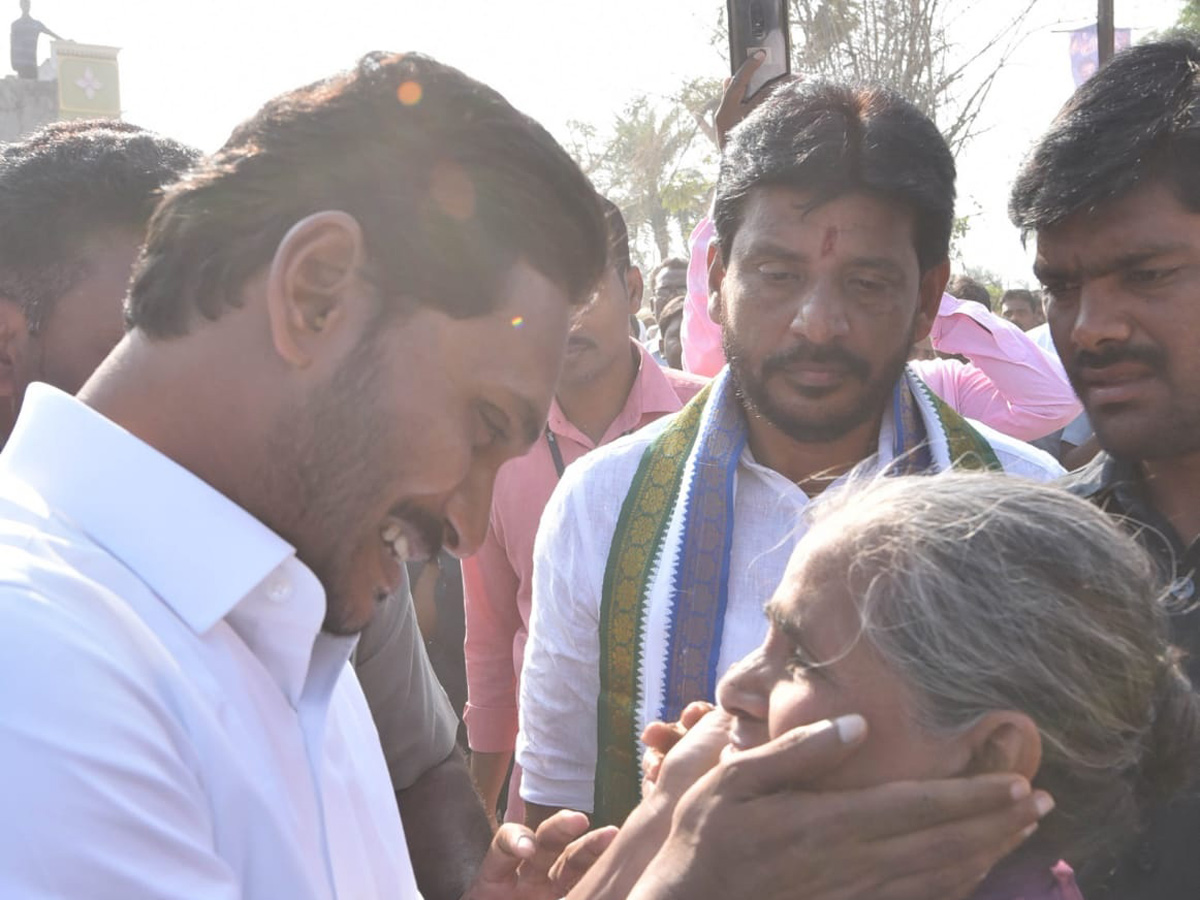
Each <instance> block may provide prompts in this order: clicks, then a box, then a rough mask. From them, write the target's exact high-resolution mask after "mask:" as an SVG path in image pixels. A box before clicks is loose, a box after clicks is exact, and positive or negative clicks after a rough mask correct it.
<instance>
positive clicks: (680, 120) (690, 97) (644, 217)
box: [568, 81, 720, 268]
mask: <svg viewBox="0 0 1200 900" xmlns="http://www.w3.org/2000/svg"><path fill="white" fill-rule="evenodd" d="M719 89H720V84H719V83H717V90H718V91H719ZM709 90H710V93H711V85H709ZM709 99H710V98H709V97H708V96H706V95H705V94H704V83H703V82H699V81H698V82H691V83H689V84H688V85H685V86H684V89H683V90H682V91H681V93H680V95H679V96H678V97H676V98H674V100H673V102H671V103H670V104H656V103H654V102H653V101H652V100H651V99H650V98H648V97H646V96H640V97H636V98H634V99H633V100H631V101H630V102H629V103H628V104H626V106H625V108H624V109H623V110H622V111H621V113H620V114H619V115H618V116H617V117H616V120H615V121H614V122H613V124H612V125H611V126H610V128H609V129H608V130H607V131H606V132H605V133H603V134H601V133H600V132H598V130H597V129H596V128H595V127H594V126H592V125H589V124H586V123H582V122H571V123H569V126H568V127H569V131H570V138H569V140H568V149H569V150H570V151H571V152H572V154H573V155H574V156H575V158H576V159H577V160H578V161H579V163H580V165H581V166H582V167H583V170H584V171H585V172H586V173H587V174H588V177H590V178H591V179H592V182H593V183H594V184H595V185H596V188H597V189H598V190H599V191H600V192H601V193H602V194H604V195H605V196H606V197H608V198H609V199H610V200H612V201H613V202H614V203H616V204H617V206H619V207H620V208H621V211H622V212H623V213H624V214H625V219H626V222H627V224H628V226H629V232H630V237H631V239H632V240H631V243H632V245H633V251H634V254H635V256H636V257H638V262H639V263H642V264H643V268H646V264H654V263H657V262H658V261H659V260H662V259H665V258H666V257H668V256H671V255H672V253H673V252H677V251H675V250H673V248H679V247H683V246H684V243H685V241H686V240H687V236H688V234H689V233H690V231H691V229H692V227H693V226H694V225H695V224H696V222H697V221H698V220H699V219H700V217H701V216H703V215H704V212H705V209H706V205H707V203H708V197H709V194H710V193H711V191H712V187H713V178H714V176H715V174H716V159H715V152H714V151H715V148H714V147H712V145H710V143H709V141H708V139H707V138H706V137H705V136H704V132H703V129H702V127H701V124H700V122H698V121H697V117H696V116H695V115H693V114H692V112H691V109H692V108H693V107H696V108H699V107H702V106H704V105H705V104H706V103H708V102H709ZM647 248H652V252H653V253H654V254H657V256H656V257H655V258H653V259H646V258H645V257H646V252H645V251H646V249H647Z"/></svg>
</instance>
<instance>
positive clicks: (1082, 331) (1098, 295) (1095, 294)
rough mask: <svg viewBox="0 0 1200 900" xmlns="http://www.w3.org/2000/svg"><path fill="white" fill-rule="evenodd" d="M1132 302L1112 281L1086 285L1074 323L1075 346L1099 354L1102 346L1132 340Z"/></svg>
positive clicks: (1083, 288) (1084, 285) (1072, 337)
mask: <svg viewBox="0 0 1200 900" xmlns="http://www.w3.org/2000/svg"><path fill="white" fill-rule="evenodd" d="M1130 302H1131V299H1130V298H1128V297H1124V296H1123V295H1122V292H1121V291H1120V289H1119V288H1118V287H1117V285H1115V284H1114V283H1112V282H1111V281H1110V280H1109V279H1097V280H1096V281H1092V282H1084V284H1083V285H1082V286H1081V287H1080V289H1079V303H1078V305H1077V306H1076V307H1075V318H1074V321H1073V322H1072V323H1071V330H1070V332H1069V333H1070V337H1071V343H1072V344H1073V345H1074V346H1075V347H1076V348H1078V349H1080V350H1093V351H1094V350H1097V349H1099V348H1100V347H1101V346H1102V345H1104V344H1107V343H1110V342H1117V343H1124V342H1125V341H1127V340H1129V337H1130V334H1131V332H1132V330H1133V329H1132V325H1131V324H1130V320H1129V315H1128V313H1129V304H1130Z"/></svg>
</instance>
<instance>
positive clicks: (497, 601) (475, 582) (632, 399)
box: [462, 346, 705, 821]
mask: <svg viewBox="0 0 1200 900" xmlns="http://www.w3.org/2000/svg"><path fill="white" fill-rule="evenodd" d="M638 349H639V351H640V353H641V356H642V360H641V366H640V367H639V370H638V375H637V379H636V380H635V381H634V383H633V389H632V390H631V391H630V392H629V397H628V399H627V400H626V401H625V407H624V409H622V410H621V412H620V414H619V415H618V416H617V418H616V419H614V420H613V423H612V424H611V425H610V426H609V427H608V431H607V432H605V434H604V437H603V438H601V440H600V442H599V444H594V443H593V442H592V441H591V440H589V439H588V437H587V436H586V435H585V434H583V432H581V431H580V430H579V429H578V428H576V427H575V426H574V425H572V424H571V423H570V422H569V421H568V420H567V418H566V416H564V415H563V413H562V410H561V409H559V407H558V403H557V402H555V403H553V404H551V406H550V417H549V425H550V430H551V431H552V432H554V435H555V439H556V441H557V444H558V448H559V452H560V453H561V454H562V459H563V462H564V463H565V464H567V465H570V464H571V463H572V462H574V461H575V460H576V459H578V458H579V457H581V456H583V455H584V454H585V453H587V452H588V451H589V450H593V449H595V448H596V447H597V446H600V445H603V444H607V443H609V442H611V441H614V440H616V439H617V438H619V437H621V436H622V435H623V434H627V433H628V432H630V431H636V430H637V429H638V428H641V427H642V426H643V425H648V424H649V423H651V422H653V421H654V420H655V419H658V418H660V417H662V416H664V415H667V414H668V413H673V412H676V411H678V410H679V409H682V408H683V404H684V403H686V402H687V401H688V400H690V399H691V398H692V397H693V396H694V395H695V394H696V393H697V392H698V391H699V390H700V389H701V388H702V387H703V386H704V384H705V380H704V379H702V378H698V377H697V376H695V375H688V374H686V373H684V372H679V371H676V370H674V369H663V368H660V367H659V366H658V364H657V363H655V361H654V359H653V357H651V356H650V354H649V352H648V351H646V350H645V348H642V347H640V346H639V348H638ZM557 484H558V472H557V471H556V469H555V465H554V458H553V456H552V454H551V452H550V445H549V443H548V441H547V440H546V438H545V437H544V436H543V437H542V438H541V439H540V440H539V441H538V442H537V443H536V444H534V445H533V448H532V449H531V450H530V451H529V452H528V453H527V454H525V455H524V456H522V457H521V458H520V459H515V460H512V461H511V462H509V463H507V464H505V465H504V466H503V467H502V468H501V469H500V472H499V473H498V475H497V476H496V485H495V489H494V493H493V495H492V515H491V527H490V528H489V529H488V535H487V538H486V539H485V540H484V542H483V545H482V546H481V547H480V548H479V551H478V552H477V553H476V554H475V555H474V556H472V557H469V558H468V559H465V560H463V564H462V568H463V595H464V596H463V600H464V603H465V605H466V622H467V637H466V661H467V707H466V711H465V713H464V716H463V718H464V721H465V722H466V726H467V739H468V742H469V743H470V745H471V749H473V750H477V751H479V752H481V753H503V752H509V751H511V750H512V749H513V748H514V747H515V746H516V738H517V691H518V680H519V679H520V677H521V664H522V661H523V659H524V655H525V641H526V638H527V637H528V629H529V611H530V604H531V599H532V591H533V582H532V577H533V541H534V537H535V536H536V535H537V529H538V523H539V522H540V521H541V517H542V510H543V509H544V508H545V506H546V503H547V501H549V499H550V494H551V493H552V492H553V491H554V488H555V486H556V485H557ZM513 776H514V777H513V782H512V784H511V785H510V788H509V795H508V796H509V807H508V812H507V815H506V816H505V818H506V819H507V820H508V821H520V820H521V818H522V815H523V813H522V811H521V809H520V794H519V793H518V791H517V790H516V787H517V782H518V776H519V772H517V771H515V770H514V773H513Z"/></svg>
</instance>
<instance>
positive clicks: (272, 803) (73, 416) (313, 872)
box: [0, 385, 418, 900]
mask: <svg viewBox="0 0 1200 900" xmlns="http://www.w3.org/2000/svg"><path fill="white" fill-rule="evenodd" d="M324 615H325V593H324V590H323V589H322V587H321V585H320V583H319V582H318V581H317V579H316V577H315V576H314V575H313V574H312V572H311V571H310V570H309V569H308V568H307V567H306V566H304V565H303V564H302V563H301V562H299V560H297V559H296V556H295V554H294V552H293V550H292V548H291V547H290V546H289V545H288V544H286V543H285V542H284V541H283V540H282V539H281V538H279V537H278V536H277V535H275V534H274V533H273V532H271V531H270V530H268V529H267V528H266V527H265V526H264V525H262V524H261V523H260V522H258V521H257V520H256V519H254V518H253V517H252V516H250V515H249V514H248V513H247V512H246V511H244V510H243V509H241V508H240V507H238V506H236V505H235V504H234V503H232V502H231V501H230V500H228V499H227V498H226V497H224V496H222V495H221V494H220V493H218V492H217V491H215V490H214V489H212V488H211V487H209V486H208V485H207V484H205V483H204V482H202V481H201V480H200V479H198V478H196V477H195V476H194V475H192V474H191V473H190V472H188V471H186V470H185V469H183V468H181V467H180V466H178V465H176V464H175V463H174V462H173V461H171V460H169V459H167V458H166V457H165V456H163V455H162V454H160V453H158V452H157V451H156V450H154V449H153V448H151V447H149V446H148V445H146V444H144V443H142V442H141V441H140V440H138V439H137V438H135V437H133V436H132V435H130V434H129V433H128V432H125V431H124V430H122V429H121V428H119V427H117V426H116V425H115V424H113V423H112V422H110V421H109V420H108V419H106V418H104V417H103V416H101V415H99V414H98V413H96V412H95V411H93V410H91V409H90V408H89V407H87V406H85V405H84V404H82V403H80V402H79V401H77V400H75V399H74V398H72V397H69V396H67V395H66V394H63V393H61V392H59V391H56V390H54V389H52V388H49V387H46V386H45V385H34V386H33V387H31V388H30V389H29V392H28V394H27V395H26V398H25V403H24V408H23V410H22V413H21V417H20V420H19V422H18V424H17V427H16V430H15V431H14V433H13V436H12V437H11V438H10V440H9V443H8V446H7V447H6V448H5V450H4V452H3V454H0V802H2V803H3V807H4V812H3V815H0V883H2V884H3V887H2V888H0V894H3V896H5V897H10V896H11V897H20V898H22V900H31V898H87V900H106V898H112V900H118V898H119V900H131V898H139V900H143V898H179V900H184V898H186V900H199V898H205V900H207V898H214V900H215V898H221V900H225V898H240V900H309V898H314V900H315V898H335V897H337V898H344V900H371V898H376V897H379V898H382V897H388V898H415V897H417V896H418V894H417V890H416V885H415V882H414V879H413V873H412V867H411V865H410V863H409V859H408V853H407V849H406V846H405V842H404V833H403V829H402V826H401V824H400V817H399V813H398V812H397V809H396V802H395V797H394V795H393V793H392V790H391V786H390V784H389V782H388V775H387V769H386V766H385V764H384V760H383V755H382V752H381V750H380V747H379V738H378V735H377V734H376V731H375V727H374V725H373V724H372V721H371V717H370V714H369V712H368V710H367V706H366V702H365V701H364V699H363V696H362V691H361V690H360V688H359V686H358V682H357V680H356V679H355V677H354V673H353V671H352V670H351V668H350V666H349V665H348V664H347V659H348V657H349V654H350V651H351V649H352V648H353V645H354V639H353V638H344V637H335V636H332V635H329V634H326V633H323V632H322V631H321V630H320V629H321V622H322V620H323V618H324Z"/></svg>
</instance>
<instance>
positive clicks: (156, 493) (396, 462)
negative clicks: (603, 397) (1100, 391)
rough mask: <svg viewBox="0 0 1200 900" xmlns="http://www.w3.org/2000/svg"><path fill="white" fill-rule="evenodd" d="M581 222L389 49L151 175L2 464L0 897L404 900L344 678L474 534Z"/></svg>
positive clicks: (515, 153)
mask: <svg viewBox="0 0 1200 900" xmlns="http://www.w3.org/2000/svg"><path fill="white" fill-rule="evenodd" d="M604 235H605V231H604V223H603V219H602V217H601V214H600V212H599V208H598V205H597V201H596V198H595V195H594V191H593V190H592V188H591V186H590V185H589V184H588V183H587V181H586V179H585V178H584V177H583V175H582V174H581V173H580V172H579V170H578V168H577V166H575V164H574V163H573V162H571V160H570V159H569V157H568V156H567V155H566V153H565V152H564V151H563V150H562V149H561V148H560V147H559V146H558V145H557V144H556V143H555V142H554V141H553V139H552V138H551V137H550V136H549V135H548V134H547V133H546V132H545V131H544V130H542V129H541V128H540V127H539V126H537V125H535V124H534V123H532V122H531V121H530V120H528V119H527V118H525V117H524V116H522V115H520V114H519V113H517V112H515V111H514V110H513V109H512V108H511V107H509V106H508V105H507V103H505V102H504V101H503V100H502V99H501V98H500V97H499V96H498V95H496V94H495V93H494V92H492V91H490V90H489V89H487V88H484V87H483V86H482V85H479V84H477V83H475V82H472V81H470V80H469V79H467V78H465V76H462V75H461V74H460V73H457V72H456V71H454V70H451V69H448V68H446V67H444V66H441V65H439V64H437V63H435V62H433V61H431V60H428V59H425V58H422V57H419V56H416V55H410V56H405V57H396V56H386V55H379V54H376V55H372V56H368V57H366V58H364V59H363V60H362V62H361V63H360V64H359V66H358V68H357V70H356V71H353V72H350V73H347V74H344V75H340V76H336V77H334V78H332V79H329V80H328V81H325V82H322V83H320V84H317V85H313V86H311V87H308V88H303V89H300V90H298V91H295V92H292V93H291V94H288V95H285V96H283V97H281V98H279V99H277V100H275V101H273V102H272V103H271V104H269V105H268V106H267V107H266V109H265V110H264V111H263V112H261V113H260V114H258V115H257V116H256V117H255V118H253V119H252V120H250V121H249V122H247V123H245V124H244V125H242V126H241V127H240V128H239V129H238V130H237V131H236V132H235V134H234V135H233V136H232V137H231V139H230V141H229V142H228V144H227V145H226V146H225V147H224V148H223V149H222V150H221V151H219V152H218V153H217V154H216V155H215V156H214V157H212V158H211V159H210V160H208V161H206V162H205V163H204V164H203V165H202V166H201V167H200V168H198V169H197V170H196V171H194V172H193V173H192V174H191V175H190V176H189V178H188V179H186V180H185V181H184V182H183V183H181V184H178V185H176V186H174V187H172V188H170V189H169V190H168V191H167V196H166V198H165V199H164V201H163V204H162V206H161V207H160V209H159V210H158V212H157V214H156V216H155V218H154V220H153V222H152V224H151V226H150V231H149V235H148V238H147V243H146V247H145V249H144V252H143V255H142V257H141V259H140V261H139V263H138V266H137V269H136V272H135V277H134V283H133V286H132V288H131V292H130V297H129V301H128V305H127V310H126V312H127V319H128V323H129V325H130V327H131V331H130V333H129V334H128V335H127V337H126V338H125V339H124V340H123V341H122V342H121V343H120V345H119V346H118V347H117V349H116V350H115V351H113V353H112V355H111V356H110V357H109V359H108V360H107V361H106V362H105V363H104V364H103V365H102V366H101V367H100V369H99V370H98V371H97V373H96V374H95V375H94V376H93V377H92V378H91V379H90V380H89V381H88V383H87V384H86V385H85V386H84V388H83V389H82V391H81V393H80V399H79V400H76V399H73V398H71V397H69V396H67V395H66V394H62V393H59V392H57V391H55V390H54V389H51V388H49V387H45V386H40V385H35V386H34V387H33V388H31V389H30V390H29V392H28V394H27V395H26V398H25V406H24V409H23V410H22V413H21V417H20V420H19V422H18V424H17V426H16V428H15V430H14V432H13V434H12V437H11V439H10V441H9V444H8V446H7V447H6V449H5V452H4V453H3V455H0V634H2V635H3V637H0V640H2V641H3V642H4V646H3V648H0V682H2V683H3V684H4V685H5V689H4V690H3V692H2V693H0V697H2V698H3V699H2V700H0V772H2V773H3V774H0V779H2V782H0V794H2V795H3V796H4V797H5V798H6V809H7V810H8V811H9V812H8V814H7V815H6V816H4V817H3V818H0V838H2V839H0V848H2V849H0V871H3V873H4V884H5V890H4V892H5V893H6V894H11V895H12V896H20V897H23V898H25V897H81V898H82V897H87V898H98V897H99V898H105V897H113V898H117V897H120V898H127V897H180V898H184V897H186V898H196V897H205V898H208V897H214V898H215V897H231V898H232V897H240V898H270V900H276V898H289V900H291V898H309V897H313V898H318V897H320V898H326V897H335V896H338V897H346V898H356V900H357V898H371V897H406V896H415V895H416V889H415V885H414V883H413V874H412V869H411V866H410V863H409V860H408V855H407V852H406V849H405V841H404V837H403V831H402V827H401V823H400V819H399V816H398V814H397V810H396V803H395V800H394V796H393V794H392V791H391V789H390V786H389V782H388V774H387V767H386V765H385V761H384V757H383V754H382V752H381V750H380V747H379V739H378V736H377V734H376V731H375V728H374V726H373V724H372V722H371V718H370V715H369V712H368V710H367V707H366V704H365V702H364V699H363V696H362V692H361V689H360V688H359V686H358V682H357V680H356V679H355V677H354V675H353V672H352V670H351V669H350V668H349V666H348V665H347V660H348V658H349V655H350V653H351V651H352V649H353V647H354V645H355V641H356V636H357V633H358V632H359V631H360V630H361V629H362V628H363V627H364V626H365V625H366V624H367V622H368V621H369V620H370V619H371V617H372V615H373V612H374V609H375V606H376V603H377V601H378V599H379V598H381V597H383V596H384V595H386V594H387V593H388V592H390V591H391V590H392V589H393V588H394V587H395V586H396V585H397V583H398V580H399V574H400V566H401V564H402V562H403V560H404V558H405V557H406V556H410V555H420V554H423V553H429V552H432V551H435V550H436V549H437V547H438V546H440V545H442V544H443V543H444V544H446V545H447V546H448V547H450V548H451V549H453V550H454V551H455V552H459V553H463V552H469V551H470V550H471V549H472V548H473V547H474V546H476V545H477V544H478V543H479V541H480V539H481V538H482V535H483V532H484V529H485V528H486V523H487V513H488V505H489V500H490V490H491V483H492V479H493V477H494V475H495V471H496V469H497V468H498V467H499V465H500V464H501V463H502V462H504V461H505V460H507V459H508V458H510V457H512V456H516V455H518V454H520V453H521V452H523V451H524V450H525V449H526V448H527V447H528V446H529V444H530V442H531V441H532V440H533V439H534V438H535V437H536V436H537V434H538V433H539V431H540V426H541V423H542V422H544V420H545V416H546V410H547V408H548V406H549V402H550V397H551V394H552V390H553V383H554V380H555V377H556V375H557V372H558V368H559V365H560V363H561V359H562V355H563V349H564V344H565V335H566V330H567V325H568V320H569V315H570V309H571V305H572V303H577V302H581V301H582V300H583V299H585V297H586V295H587V294H588V293H589V292H590V289H591V286H592V284H593V283H594V281H595V279H596V278H597V277H598V275H599V273H600V271H601V270H602V268H603V266H604V262H605V260H604V251H603V248H604V246H605V242H604ZM409 727H410V728H413V729H420V728H422V727H424V723H421V722H415V721H414V722H411V723H410V725H409Z"/></svg>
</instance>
